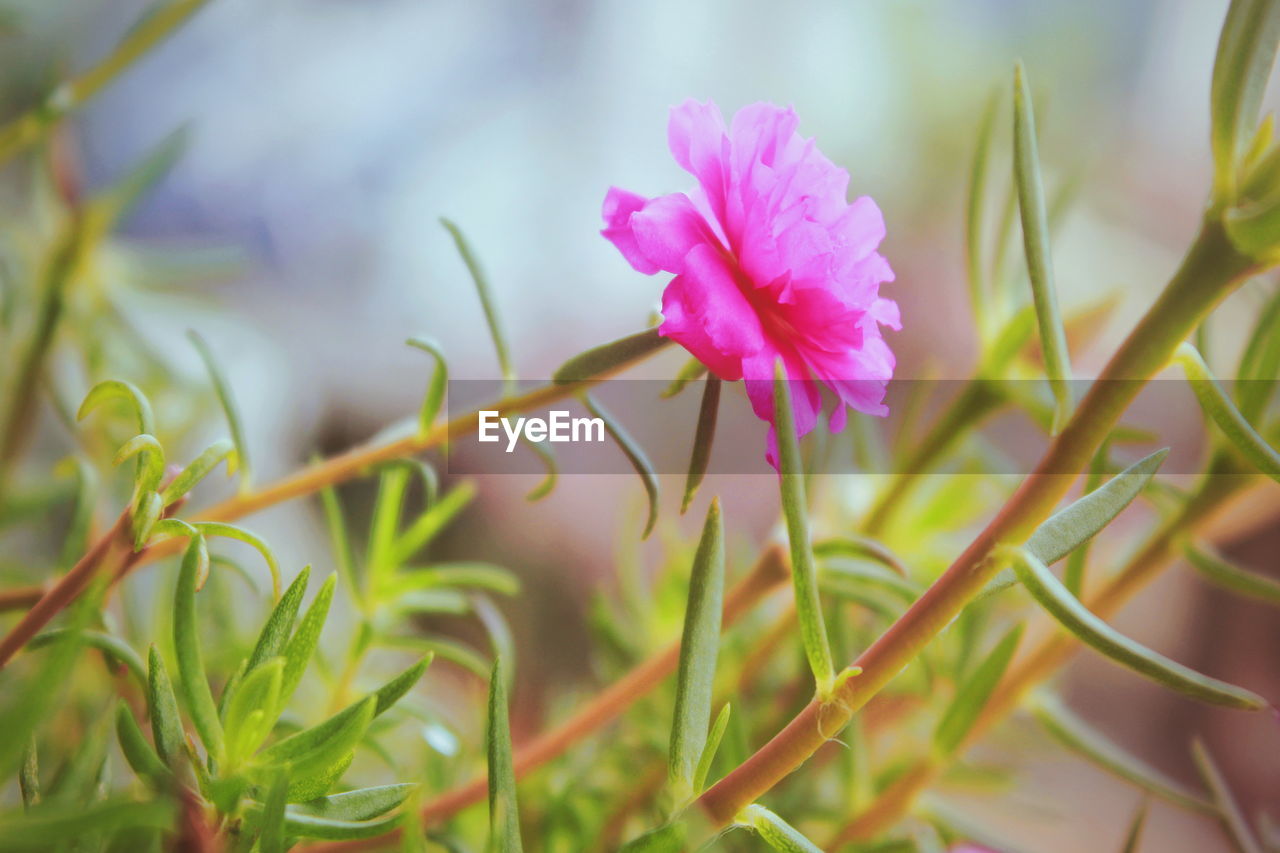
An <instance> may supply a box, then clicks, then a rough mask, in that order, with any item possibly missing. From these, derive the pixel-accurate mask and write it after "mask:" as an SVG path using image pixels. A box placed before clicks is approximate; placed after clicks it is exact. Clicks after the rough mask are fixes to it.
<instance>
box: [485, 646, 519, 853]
mask: <svg viewBox="0 0 1280 853" xmlns="http://www.w3.org/2000/svg"><path fill="white" fill-rule="evenodd" d="M486 732H487V733H486V735H485V742H486V744H487V745H488V752H489V845H488V848H487V849H488V850H489V851H491V853H520V851H521V850H522V849H523V847H522V845H521V843H520V811H519V807H518V805H517V803H516V771H515V767H514V766H513V765H512V759H511V729H510V727H509V724H508V721H507V675H506V673H505V672H504V671H503V664H502V657H501V656H499V657H497V658H495V659H494V661H493V671H492V673H490V675H489V725H488V728H487V730H486Z"/></svg>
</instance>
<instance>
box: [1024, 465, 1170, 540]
mask: <svg viewBox="0 0 1280 853" xmlns="http://www.w3.org/2000/svg"><path fill="white" fill-rule="evenodd" d="M1168 455H1169V449H1168V448H1167V447H1166V448H1163V449H1161V450H1157V451H1156V452H1155V453H1152V454H1151V455H1150V456H1146V457H1144V458H1142V459H1139V460H1138V461H1137V462H1135V463H1133V464H1132V465H1130V466H1129V467H1128V468H1126V469H1124V470H1123V471H1121V472H1120V473H1119V474H1116V475H1115V476H1114V477H1112V478H1111V479H1110V480H1108V481H1107V482H1106V483H1104V484H1103V485H1101V486H1099V487H1098V488H1096V489H1094V490H1093V491H1092V492H1089V493H1088V494H1087V495H1085V496H1084V497H1082V498H1080V499H1079V500H1077V501H1075V502H1074V503H1072V504H1070V505H1069V506H1066V507H1064V508H1063V509H1061V510H1059V511H1058V512H1056V513H1054V514H1053V515H1052V516H1050V517H1049V518H1048V520H1046V521H1045V522H1044V523H1043V524H1041V525H1040V526H1039V527H1037V528H1036V530H1035V532H1034V533H1033V534H1031V538H1030V539H1028V540H1027V546H1026V547H1027V550H1028V551H1030V552H1031V553H1032V554H1034V555H1035V556H1036V559H1038V560H1039V561H1040V562H1042V563H1044V564H1045V565H1053V564H1054V563H1056V562H1057V561H1058V560H1061V559H1062V558H1063V557H1065V556H1067V554H1069V553H1071V552H1072V551H1074V550H1075V549H1076V548H1078V547H1080V546H1081V545H1083V544H1084V543H1085V542H1088V541H1089V540H1090V539H1092V538H1093V537H1094V536H1095V535H1096V534H1097V533H1098V531H1100V530H1102V528H1104V527H1106V526H1107V525H1108V524H1110V523H1111V521H1112V520H1113V519H1114V518H1115V517H1116V516H1117V515H1119V514H1120V513H1121V511H1122V510H1124V508H1125V507H1127V506H1128V505H1129V504H1130V503H1131V502H1132V501H1133V499H1134V498H1136V497H1137V496H1138V495H1139V494H1140V493H1141V492H1142V490H1143V488H1145V487H1146V485H1147V483H1148V482H1150V480H1151V478H1152V477H1154V476H1155V473H1156V471H1157V470H1159V468H1160V465H1161V463H1163V462H1164V460H1165V457H1166V456H1168Z"/></svg>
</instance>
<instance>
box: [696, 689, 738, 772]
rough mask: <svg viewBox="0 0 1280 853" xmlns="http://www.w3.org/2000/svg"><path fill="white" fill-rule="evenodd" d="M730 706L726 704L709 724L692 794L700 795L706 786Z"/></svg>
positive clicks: (725, 726) (727, 719)
mask: <svg viewBox="0 0 1280 853" xmlns="http://www.w3.org/2000/svg"><path fill="white" fill-rule="evenodd" d="M730 713H731V706H730V705H729V703H728V702H726V703H724V707H723V708H721V709H720V713H719V714H716V721H715V722H714V723H712V724H711V732H710V733H709V734H708V735H707V743H706V745H705V746H703V747H702V755H700V756H698V767H697V769H696V770H695V771H694V773H693V792H694V793H695V794H701V793H702V792H703V790H704V789H705V788H706V786H707V776H708V774H710V773H711V763H712V762H713V761H715V760H716V752H717V751H719V749H720V741H721V740H723V739H724V732H725V729H727V728H728V727H729V714H730Z"/></svg>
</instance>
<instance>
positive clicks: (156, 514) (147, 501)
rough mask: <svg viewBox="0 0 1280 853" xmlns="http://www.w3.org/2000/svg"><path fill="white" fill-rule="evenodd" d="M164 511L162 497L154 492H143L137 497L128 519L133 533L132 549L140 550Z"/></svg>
mask: <svg viewBox="0 0 1280 853" xmlns="http://www.w3.org/2000/svg"><path fill="white" fill-rule="evenodd" d="M163 512H164V498H162V497H161V496H160V495H158V494H157V493H155V492H143V493H142V494H141V495H140V496H139V497H138V502H137V506H136V507H135V508H134V511H133V515H132V516H131V517H130V519H129V526H130V528H131V530H132V533H133V550H134V551H141V550H142V549H143V548H144V547H145V546H146V544H147V540H148V539H150V538H151V534H152V532H153V531H154V530H155V526H156V522H157V521H159V520H160V515H161V514H162V513H163Z"/></svg>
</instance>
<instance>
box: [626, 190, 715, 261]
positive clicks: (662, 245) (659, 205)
mask: <svg viewBox="0 0 1280 853" xmlns="http://www.w3.org/2000/svg"><path fill="white" fill-rule="evenodd" d="M631 233H632V234H633V235H634V236H635V241H636V245H637V247H638V249H639V251H640V253H641V254H643V255H644V256H645V257H646V258H647V259H648V260H649V261H650V262H651V263H653V264H655V265H656V266H657V267H658V268H659V269H664V270H666V271H667V272H674V273H679V272H683V271H684V259H685V256H686V255H688V254H689V251H690V250H691V249H692V248H693V247H694V246H696V245H698V244H700V243H716V242H717V241H716V238H715V235H714V234H712V233H711V229H710V228H709V227H708V226H707V223H706V220H704V219H703V218H702V214H700V213H698V211H697V210H695V209H694V207H693V202H692V201H690V200H689V197H688V196H687V195H685V194H684V193H671V194H670V195H664V196H659V197H658V198H655V199H654V200H653V201H651V202H649V203H648V204H646V205H645V206H644V209H643V210H640V211H638V212H637V213H635V214H633V215H632V216H631Z"/></svg>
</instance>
